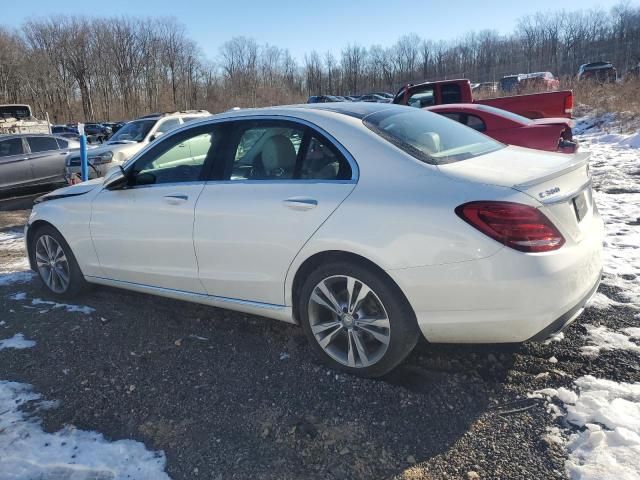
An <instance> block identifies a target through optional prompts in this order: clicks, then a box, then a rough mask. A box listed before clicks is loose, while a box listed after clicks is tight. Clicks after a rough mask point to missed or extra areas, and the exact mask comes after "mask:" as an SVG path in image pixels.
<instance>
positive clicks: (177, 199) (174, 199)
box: [162, 193, 189, 205]
mask: <svg viewBox="0 0 640 480" xmlns="http://www.w3.org/2000/svg"><path fill="white" fill-rule="evenodd" d="M162 198H164V201H165V202H167V203H168V204H169V205H180V204H181V203H184V202H186V201H187V200H189V196H188V195H183V194H179V193H176V194H173V195H165V196H164V197H162Z"/></svg>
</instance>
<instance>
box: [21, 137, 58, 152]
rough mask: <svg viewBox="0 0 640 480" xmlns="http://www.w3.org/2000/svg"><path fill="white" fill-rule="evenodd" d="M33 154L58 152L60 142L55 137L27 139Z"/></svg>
mask: <svg viewBox="0 0 640 480" xmlns="http://www.w3.org/2000/svg"><path fill="white" fill-rule="evenodd" d="M27 143H29V148H30V149H31V153H38V152H49V151H51V150H58V142H56V139H55V138H53V137H27Z"/></svg>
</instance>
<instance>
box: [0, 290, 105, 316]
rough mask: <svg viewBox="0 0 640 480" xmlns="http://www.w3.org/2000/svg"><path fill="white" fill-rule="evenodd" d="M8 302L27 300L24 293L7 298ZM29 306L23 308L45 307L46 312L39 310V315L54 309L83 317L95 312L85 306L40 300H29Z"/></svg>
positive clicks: (93, 309)
mask: <svg viewBox="0 0 640 480" xmlns="http://www.w3.org/2000/svg"><path fill="white" fill-rule="evenodd" d="M8 298H9V299H10V300H27V294H26V293H24V292H18V293H15V294H13V295H10V296H9V297H8ZM31 305H33V306H31V307H30V306H28V305H23V306H24V307H25V308H35V307H36V306H38V305H45V306H46V307H47V310H40V313H46V312H48V311H49V310H53V309H55V308H62V309H65V310H66V311H67V312H78V313H84V314H85V315H89V314H91V313H93V312H95V311H96V309H95V308H92V307H89V306H87V305H72V304H69V303H58V302H52V301H50V300H42V299H41V298H34V299H32V300H31Z"/></svg>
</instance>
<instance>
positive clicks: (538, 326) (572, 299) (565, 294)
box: [387, 217, 604, 343]
mask: <svg viewBox="0 0 640 480" xmlns="http://www.w3.org/2000/svg"><path fill="white" fill-rule="evenodd" d="M603 238H604V228H603V224H602V221H601V219H600V218H599V217H598V218H597V220H596V219H594V225H593V228H592V231H591V232H590V234H589V235H588V236H587V237H586V238H585V239H584V240H583V241H582V242H580V243H579V244H573V245H567V246H565V247H563V248H561V249H560V250H557V251H555V252H549V253H545V254H523V253H521V252H517V251H515V250H512V249H510V248H506V247H505V248H503V249H501V250H500V251H498V253H496V254H494V255H492V256H490V257H487V258H484V259H480V260H473V261H468V262H460V263H455V264H446V265H434V266H426V267H415V268H407V269H400V270H389V271H387V273H388V274H389V275H390V276H391V277H392V278H393V279H394V280H395V281H396V283H397V284H398V285H399V286H400V288H401V289H402V291H403V292H404V293H405V295H406V297H407V299H408V300H409V303H410V304H411V306H412V307H413V311H414V312H415V314H416V318H417V320H418V325H419V326H420V329H421V331H422V333H423V335H424V336H425V338H426V339H427V340H428V341H429V342H432V343H519V342H525V341H527V340H538V339H540V338H542V337H544V336H548V335H549V334H552V333H554V332H555V331H558V330H560V329H562V328H564V327H565V326H566V325H567V324H569V323H570V322H571V321H573V320H574V319H575V318H577V316H578V315H579V313H580V312H581V310H582V309H583V308H584V305H585V304H586V302H587V301H588V299H589V298H590V297H591V295H592V294H593V292H594V291H595V289H596V288H597V285H598V284H599V282H600V276H601V272H602V241H603Z"/></svg>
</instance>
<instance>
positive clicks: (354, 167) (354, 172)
mask: <svg viewBox="0 0 640 480" xmlns="http://www.w3.org/2000/svg"><path fill="white" fill-rule="evenodd" d="M243 120H284V121H290V122H294V123H299V124H301V125H304V126H306V127H308V128H310V129H312V130H315V131H316V132H318V133H320V134H321V135H323V136H324V137H325V138H326V139H327V140H329V141H330V142H331V143H332V144H333V146H334V147H335V148H336V149H338V151H339V152H340V153H341V154H342V156H343V157H344V158H345V159H346V160H347V162H348V163H349V166H350V167H351V179H349V180H326V181H322V182H318V183H327V182H329V183H336V182H350V183H357V182H358V179H359V178H360V168H359V167H358V163H357V162H356V160H355V158H354V157H353V155H351V153H350V152H349V151H348V150H347V149H346V148H345V147H344V146H343V145H342V144H341V143H340V142H339V141H338V140H337V139H336V138H335V137H334V136H333V135H331V134H330V133H329V132H327V131H326V130H325V129H324V128H322V127H320V126H318V125H316V124H315V123H313V122H310V121H308V120H305V119H303V118H299V117H294V116H291V115H274V114H269V115H242V116H237V117H236V116H234V117H224V118H209V119H203V120H202V121H197V120H194V121H193V122H189V123H183V124H182V126H180V127H177V128H175V129H173V130H170V132H169V133H166V134H164V135H162V140H160V141H162V142H164V141H167V140H169V139H170V138H171V137H173V136H174V135H177V134H179V133H182V132H185V131H187V130H189V129H191V128H197V127H202V126H205V125H217V124H219V123H231V122H238V121H243ZM194 122H195V123H194ZM154 144H156V143H155V142H150V143H149V144H148V145H147V146H145V147H144V148H143V149H142V150H140V151H139V152H138V153H137V154H135V155H134V156H133V157H131V158H130V159H129V160H128V161H127V162H126V163H125V164H124V166H123V167H124V169H125V170H128V169H129V168H131V166H132V165H134V164H135V163H136V161H137V160H138V158H140V157H141V156H142V155H144V154H145V153H146V151H147V150H149V149H150V148H151V147H152V146H153V145H154ZM293 180H294V181H297V182H299V181H304V182H305V183H309V182H310V181H311V182H317V180H313V179H309V180H303V179H293ZM213 181H216V182H217V180H212V182H213ZM224 181H225V180H221V182H224ZM228 181H229V182H236V183H238V182H241V181H242V180H228ZM275 181H277V182H283V181H284V180H275ZM250 182H251V183H254V184H256V183H257V182H264V180H251V181H250ZM165 185H166V184H165Z"/></svg>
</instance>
